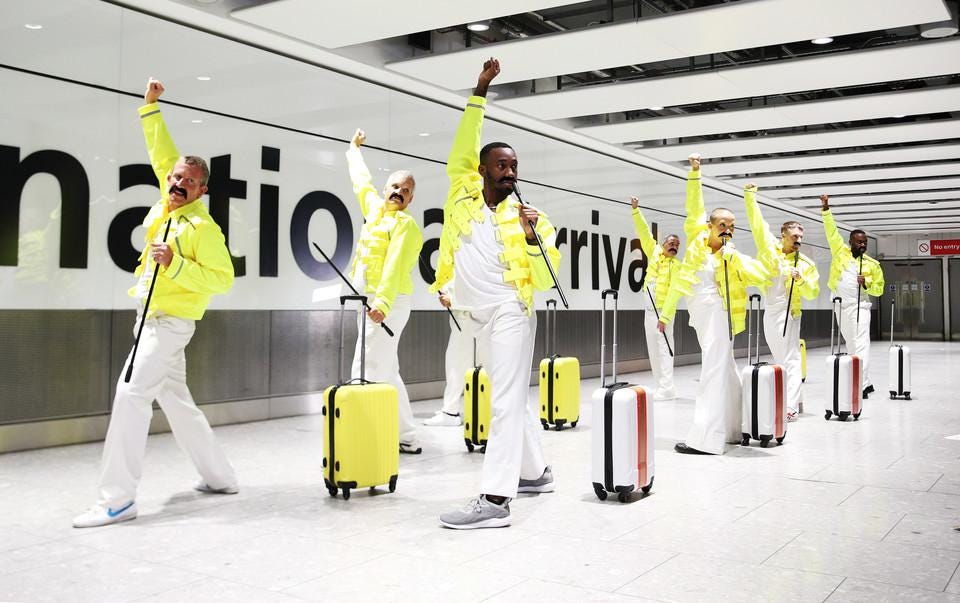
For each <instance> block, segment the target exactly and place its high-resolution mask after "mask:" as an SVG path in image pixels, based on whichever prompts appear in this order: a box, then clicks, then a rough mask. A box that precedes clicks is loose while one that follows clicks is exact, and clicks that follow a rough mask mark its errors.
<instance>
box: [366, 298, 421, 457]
mask: <svg viewBox="0 0 960 603" xmlns="http://www.w3.org/2000/svg"><path fill="white" fill-rule="evenodd" d="M408 320H410V296H409V295H398V296H397V298H396V299H395V300H394V302H393V307H392V308H391V309H390V314H389V315H388V316H387V318H386V320H384V322H385V323H387V326H388V327H390V330H391V331H393V337H390V336H389V335H387V332H386V330H384V329H383V327H381V326H380V325H378V324H377V323H375V322H373V321H372V320H370V319H369V318H367V319H366V327H365V329H366V330H365V332H364V339H365V346H364V347H366V351H365V353H366V367H365V371H364V378H365V379H366V380H367V381H376V382H377V383H389V384H390V385H392V386H394V387H395V388H397V402H398V406H399V408H400V441H401V442H403V443H407V444H413V443H414V442H416V440H417V425H416V423H414V422H413V409H411V408H410V396H409V395H407V386H406V385H405V384H404V383H403V378H401V377H400V356H399V355H398V353H397V349H398V347H399V345H400V337H401V336H402V335H403V328H404V327H406V326H407V321H408ZM363 321H364V319H363V316H361V315H360V314H359V313H358V314H357V329H360V328H361V323H362V322H363ZM350 377H351V378H353V379H359V378H360V337H359V336H358V337H357V347H356V348H354V352H353V366H352V367H351V369H350Z"/></svg>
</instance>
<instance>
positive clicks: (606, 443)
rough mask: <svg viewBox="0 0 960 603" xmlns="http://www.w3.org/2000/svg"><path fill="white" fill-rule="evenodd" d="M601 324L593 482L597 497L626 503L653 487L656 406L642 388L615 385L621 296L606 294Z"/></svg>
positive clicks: (603, 295) (611, 290)
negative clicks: (609, 366) (609, 361)
mask: <svg viewBox="0 0 960 603" xmlns="http://www.w3.org/2000/svg"><path fill="white" fill-rule="evenodd" d="M608 295H610V296H612V297H613V380H612V382H611V384H609V385H608V384H607V382H606V380H605V378H604V377H605V374H604V362H605V360H606V338H605V333H606V310H607V308H606V306H607V296H608ZM602 299H603V310H602V311H601V319H600V383H601V384H602V387H600V388H599V389H598V390H596V391H595V392H594V394H593V401H592V404H593V425H592V428H591V431H592V433H593V435H592V439H593V442H592V456H593V461H592V477H593V491H594V492H595V493H596V495H597V498H599V499H600V500H606V498H607V493H608V492H610V493H614V494H616V495H617V500H619V501H620V502H627V501H629V500H630V496H631V493H632V492H635V491H637V490H640V491H642V492H643V493H644V494H646V493H648V492H650V488H651V487H652V486H653V474H654V472H653V441H654V439H653V404H652V401H651V400H650V398H649V397H648V396H647V390H646V389H645V388H643V387H640V386H639V385H630V384H627V383H617V292H616V291H615V290H613V289H607V290H605V291H604V292H603V293H602Z"/></svg>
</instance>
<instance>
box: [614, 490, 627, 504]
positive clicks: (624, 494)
mask: <svg viewBox="0 0 960 603" xmlns="http://www.w3.org/2000/svg"><path fill="white" fill-rule="evenodd" d="M617 500H619V501H620V502H622V503H625V502H628V501H629V500H630V493H629V492H621V493H619V494H617Z"/></svg>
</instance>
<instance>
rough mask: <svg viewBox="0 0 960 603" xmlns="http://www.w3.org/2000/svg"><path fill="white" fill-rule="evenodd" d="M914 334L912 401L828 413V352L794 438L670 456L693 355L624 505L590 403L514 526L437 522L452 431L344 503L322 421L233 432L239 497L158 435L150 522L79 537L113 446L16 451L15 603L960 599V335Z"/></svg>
mask: <svg viewBox="0 0 960 603" xmlns="http://www.w3.org/2000/svg"><path fill="white" fill-rule="evenodd" d="M912 347H913V351H914V356H913V373H914V377H913V383H914V387H913V389H914V390H915V395H914V399H913V400H911V401H904V400H897V401H891V400H888V399H887V397H886V396H885V395H882V394H879V393H878V394H877V395H875V396H873V397H872V398H871V399H870V400H868V401H867V402H866V405H865V409H864V413H863V416H862V417H861V420H860V421H859V422H853V421H850V422H848V423H839V422H837V421H835V420H834V421H830V422H827V421H824V420H823V412H822V410H821V408H822V407H823V400H824V398H825V392H826V383H825V379H824V373H825V370H824V369H823V367H824V360H823V358H824V356H825V350H824V349H815V350H811V352H810V365H809V366H810V371H811V372H810V378H809V379H808V382H807V404H806V407H807V408H806V409H807V414H806V415H804V416H803V417H802V418H801V420H800V421H799V422H797V423H794V424H791V425H790V431H789V434H788V437H787V439H786V441H785V444H784V446H782V447H778V448H768V449H761V448H759V447H757V446H756V445H755V446H753V447H751V448H749V449H743V448H739V447H731V448H730V449H729V451H728V453H727V454H726V455H724V456H721V457H698V456H682V455H678V454H675V453H674V452H673V451H672V446H673V444H674V442H676V441H677V440H678V439H680V438H682V437H683V435H684V433H685V432H686V429H687V426H688V424H689V421H690V419H691V416H692V411H693V404H692V400H691V399H690V398H692V394H693V392H694V391H695V388H696V381H695V379H696V377H697V375H698V372H699V367H697V366H691V367H681V368H679V369H678V370H677V381H678V386H679V389H680V392H681V395H683V396H684V399H681V400H679V401H677V402H658V403H657V404H656V409H655V420H656V436H657V439H656V445H657V457H656V483H655V485H654V488H653V492H652V494H651V495H650V496H648V497H646V498H644V499H642V500H637V501H636V502H632V503H630V504H626V505H624V504H620V503H617V502H614V501H613V500H612V499H610V500H608V501H607V502H603V503H601V502H599V501H598V500H597V499H596V498H595V496H594V494H593V492H592V488H591V486H590V481H591V480H590V475H589V473H590V469H589V465H590V458H589V444H590V437H591V421H590V409H589V404H585V407H584V413H583V415H584V417H583V420H582V421H581V423H580V425H579V426H578V427H577V428H576V429H574V430H571V431H564V432H562V433H556V432H552V431H551V432H544V434H543V445H544V448H545V450H546V453H547V455H548V458H549V460H550V462H551V463H552V464H553V466H554V472H555V475H556V479H557V485H558V487H557V491H556V492H554V493H552V494H542V495H538V496H522V497H521V498H519V499H518V500H516V501H514V502H513V503H512V508H513V516H514V517H513V524H514V525H513V526H512V527H510V528H506V529H500V530H478V531H472V532H457V531H452V530H445V529H442V528H440V527H438V524H437V520H436V517H437V515H438V514H439V513H440V512H442V511H444V510H447V509H450V508H451V507H453V506H454V505H460V504H462V503H464V502H466V500H467V499H468V498H469V497H470V496H473V495H475V494H476V488H477V484H478V478H479V469H480V464H481V461H482V457H481V455H479V454H468V453H467V452H466V450H465V449H464V446H463V441H462V439H461V438H462V436H461V431H460V430H459V429H457V428H423V431H422V439H423V441H424V445H425V453H424V454H423V455H422V456H420V457H408V456H404V457H403V458H402V459H401V475H400V481H399V484H398V489H397V491H396V493H394V494H387V493H378V494H376V495H373V496H370V495H369V494H368V493H367V492H357V493H356V494H355V495H354V496H353V497H352V498H351V499H350V500H349V501H344V500H342V499H331V498H330V497H329V496H328V495H327V493H326V491H325V490H324V488H323V485H322V480H321V474H320V466H319V460H320V457H321V449H322V446H321V439H320V438H321V433H322V429H321V422H320V417H319V416H309V417H297V418H290V419H283V420H277V421H270V422H264V423H250V424H245V425H236V426H229V427H223V428H219V429H217V434H218V436H219V438H220V440H221V442H222V443H223V445H224V447H225V449H226V451H227V454H228V455H229V457H230V458H231V460H232V461H233V462H234V464H235V465H236V467H237V469H238V472H239V474H240V476H241V480H242V481H241V491H240V494H238V495H237V496H204V495H201V494H198V493H195V492H193V491H192V490H191V489H190V486H191V484H192V483H193V481H194V479H195V477H194V474H193V471H192V469H191V468H190V466H189V463H188V461H187V460H186V459H185V458H184V456H183V455H182V454H181V453H180V451H179V450H178V449H177V446H176V443H175V442H174V440H173V439H172V437H171V436H169V435H161V436H156V437H152V438H150V443H149V446H148V453H147V461H146V466H145V468H144V479H143V482H142V485H141V495H140V498H139V505H140V517H139V519H137V520H136V521H133V522H129V523H126V524H122V525H118V526H111V527H107V528H99V529H91V530H83V531H80V530H74V529H72V528H71V527H70V519H71V517H72V516H73V515H75V514H77V513H79V512H81V511H83V510H84V509H85V508H86V507H87V506H88V505H89V504H90V503H91V502H93V499H94V497H95V491H94V490H95V489H94V484H95V481H96V474H97V462H98V457H99V454H100V448H101V447H100V445H99V444H91V445H82V446H70V447H65V448H57V449H49V450H40V451H34V452H26V453H18V454H9V455H5V456H0V601H98V602H99V601H199V600H216V601H257V602H259V601H268V602H273V601H299V600H313V601H351V602H355V601H368V600H377V601H457V602H458V603H459V602H467V601H541V600H549V601H636V600H658V601H721V600H735V601H738V602H740V601H824V600H829V601H831V602H834V601H871V602H876V601H960V573H958V572H957V568H958V564H960V532H956V531H954V530H953V527H954V526H955V525H957V524H960V462H958V460H960V441H958V440H948V439H945V437H946V436H950V435H954V434H958V433H960V411H958V409H957V403H956V399H957V396H956V394H955V392H956V390H955V389H954V388H958V389H960V373H958V374H954V371H955V370H958V371H960V345H956V344H945V343H915V344H913V346H912ZM886 352H887V348H886V346H885V345H882V344H877V345H875V346H874V350H873V356H874V363H873V366H872V371H871V372H872V373H873V376H874V381H875V383H876V384H877V388H878V390H884V389H886V386H885V383H886V369H887V364H886V363H887V354H886ZM741 363H742V361H741ZM633 377H634V380H635V381H637V382H640V383H644V382H648V381H649V377H650V375H649V373H641V374H638V375H634V376H633ZM596 385H597V382H596V380H587V381H585V382H584V384H583V391H584V399H585V400H587V399H588V397H589V393H590V392H591V391H592V390H593V388H594V387H596ZM531 395H536V392H535V391H534V390H531ZM437 406H438V402H437V401H433V402H422V403H416V404H415V405H414V411H415V412H416V414H417V415H418V416H421V417H426V416H429V415H430V414H432V412H433V410H434V409H436V408H437Z"/></svg>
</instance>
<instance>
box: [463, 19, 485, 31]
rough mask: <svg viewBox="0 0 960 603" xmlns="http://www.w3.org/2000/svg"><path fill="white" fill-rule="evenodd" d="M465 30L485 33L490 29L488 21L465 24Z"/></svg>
mask: <svg viewBox="0 0 960 603" xmlns="http://www.w3.org/2000/svg"><path fill="white" fill-rule="evenodd" d="M467 29H469V30H470V31H487V30H488V29H490V22H489V21H476V22H474V23H469V24H467Z"/></svg>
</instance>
